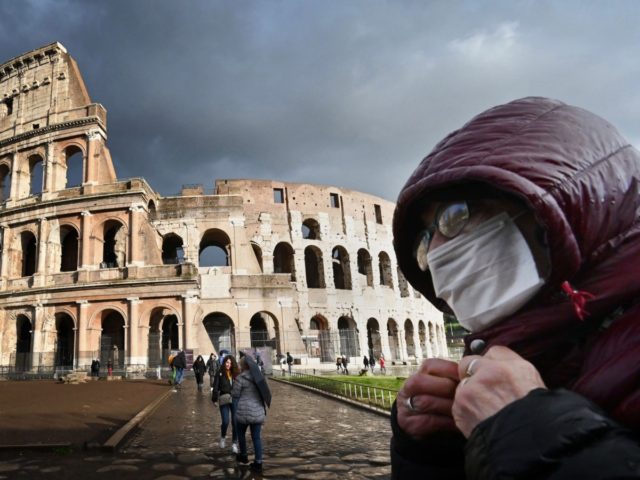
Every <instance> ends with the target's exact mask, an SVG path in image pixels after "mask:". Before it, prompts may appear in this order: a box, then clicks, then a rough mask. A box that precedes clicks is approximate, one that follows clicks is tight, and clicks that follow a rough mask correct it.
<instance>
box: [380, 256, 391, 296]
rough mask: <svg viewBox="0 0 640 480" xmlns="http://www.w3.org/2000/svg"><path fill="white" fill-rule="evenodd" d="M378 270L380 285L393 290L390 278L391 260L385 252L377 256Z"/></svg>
mask: <svg viewBox="0 0 640 480" xmlns="http://www.w3.org/2000/svg"><path fill="white" fill-rule="evenodd" d="M378 268H379V270H380V285H384V286H385V287H390V288H393V277H392V276H391V259H390V258H389V255H388V254H387V252H385V251H382V252H380V253H379V254H378Z"/></svg>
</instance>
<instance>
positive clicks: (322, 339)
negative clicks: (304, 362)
mask: <svg viewBox="0 0 640 480" xmlns="http://www.w3.org/2000/svg"><path fill="white" fill-rule="evenodd" d="M303 340H304V344H305V348H306V350H307V354H308V355H309V356H310V357H320V360H321V361H322V362H332V361H334V360H335V358H336V349H335V347H334V342H333V341H332V338H331V331H330V330H329V322H328V321H327V319H326V318H324V317H323V316H321V315H315V316H313V317H312V318H311V320H309V335H308V336H306V337H304V338H303Z"/></svg>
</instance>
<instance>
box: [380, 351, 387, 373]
mask: <svg viewBox="0 0 640 480" xmlns="http://www.w3.org/2000/svg"><path fill="white" fill-rule="evenodd" d="M378 363H379V364H380V373H384V374H386V373H387V368H386V367H385V360H384V355H380V358H379V359H378Z"/></svg>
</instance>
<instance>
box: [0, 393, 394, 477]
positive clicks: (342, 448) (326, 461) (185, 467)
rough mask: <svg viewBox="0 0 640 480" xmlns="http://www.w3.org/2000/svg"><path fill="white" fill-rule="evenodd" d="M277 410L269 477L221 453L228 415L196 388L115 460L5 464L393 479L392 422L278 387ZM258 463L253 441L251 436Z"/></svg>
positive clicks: (0, 464)
mask: <svg viewBox="0 0 640 480" xmlns="http://www.w3.org/2000/svg"><path fill="white" fill-rule="evenodd" d="M270 386H271V389H272V392H273V403H272V407H271V409H270V411H269V414H268V416H267V422H266V424H265V427H264V429H263V444H264V462H265V463H264V472H263V474H262V475H258V474H254V473H252V472H250V471H249V469H248V467H247V466H238V465H237V464H236V462H235V460H234V455H232V453H231V431H229V432H228V433H227V448H226V449H224V450H222V449H220V448H219V447H218V440H219V432H220V414H219V411H218V409H217V408H215V407H214V406H213V404H212V403H211V400H210V397H209V394H208V392H207V393H201V394H198V393H197V391H196V388H195V383H194V382H193V381H187V382H185V384H184V386H183V388H182V390H180V391H178V392H176V393H172V394H171V396H170V397H168V398H167V400H166V401H165V402H163V403H162V405H161V406H160V407H159V408H158V409H157V410H156V411H155V412H154V413H153V415H152V416H151V417H149V418H148V419H147V420H146V421H145V422H144V423H143V424H142V425H141V426H140V428H139V429H138V430H137V431H136V432H135V433H134V434H132V436H131V437H130V438H129V439H128V440H127V441H126V442H125V443H124V445H123V446H122V447H121V449H120V451H119V452H118V453H117V454H115V455H111V454H93V453H91V454H87V453H85V454H69V455H65V452H64V451H60V452H58V453H57V454H38V453H33V452H29V453H27V454H25V455H23V456H19V457H15V454H14V455H11V454H10V453H6V452H5V453H3V455H2V456H1V457H0V479H3V478H49V479H59V478H69V479H72V478H73V479H76V478H92V479H93V480H99V479H101V478H104V479H107V478H109V479H110V478H118V480H126V479H136V480H138V479H141V480H144V479H153V480H183V479H185V480H186V479H188V478H202V477H207V478H215V479H251V478H269V479H301V480H305V479H309V480H311V479H313V480H324V479H326V480H331V479H336V480H337V479H354V480H357V479H386V478H389V477H390V466H389V448H388V446H389V438H390V435H391V432H390V427H389V420H388V419H387V418H386V417H382V416H379V415H377V414H375V413H371V412H368V411H364V410H361V409H358V408H355V407H352V406H350V405H348V404H346V403H343V402H340V401H337V400H333V399H329V398H326V397H322V396H319V395H316V394H314V393H310V392H308V391H306V390H302V389H300V388H297V387H294V386H291V385H287V384H282V383H279V382H274V381H271V382H270ZM247 441H248V445H249V449H250V450H249V458H250V459H251V458H252V446H251V440H250V435H247Z"/></svg>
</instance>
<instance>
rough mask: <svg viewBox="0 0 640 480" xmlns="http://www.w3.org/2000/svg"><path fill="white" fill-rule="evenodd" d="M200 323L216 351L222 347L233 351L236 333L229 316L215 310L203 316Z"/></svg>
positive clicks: (234, 349)
mask: <svg viewBox="0 0 640 480" xmlns="http://www.w3.org/2000/svg"><path fill="white" fill-rule="evenodd" d="M202 323H203V325H204V328H205V330H206V331H207V334H208V335H209V339H210V340H211V344H212V345H213V348H214V349H215V351H216V352H219V351H220V349H223V348H224V349H226V350H229V351H230V352H231V353H235V351H236V338H235V337H236V334H235V327H234V325H233V321H232V320H231V318H229V317H228V316H227V315H225V314H224V313H221V312H215V313H210V314H209V315H207V316H206V317H204V319H203V320H202ZM205 350H207V349H206V348H205Z"/></svg>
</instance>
